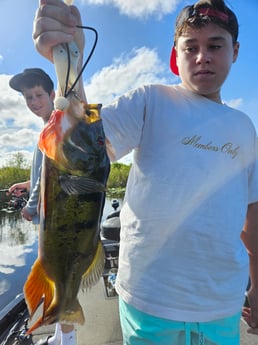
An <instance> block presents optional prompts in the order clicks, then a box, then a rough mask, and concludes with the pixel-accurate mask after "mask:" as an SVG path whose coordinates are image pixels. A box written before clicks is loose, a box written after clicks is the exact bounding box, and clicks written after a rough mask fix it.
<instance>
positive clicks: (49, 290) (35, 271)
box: [23, 259, 54, 318]
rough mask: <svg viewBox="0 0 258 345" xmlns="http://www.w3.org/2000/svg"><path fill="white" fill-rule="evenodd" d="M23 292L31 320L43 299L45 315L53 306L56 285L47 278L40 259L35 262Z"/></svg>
mask: <svg viewBox="0 0 258 345" xmlns="http://www.w3.org/2000/svg"><path fill="white" fill-rule="evenodd" d="M23 290H24V296H25V301H26V304H27V307H28V310H29V313H30V317H31V318H32V317H33V315H34V313H35V312H36V310H37V309H38V307H39V305H40V304H41V302H42V301H43V298H44V305H43V313H44V312H45V310H47V308H48V307H49V305H50V304H51V302H52V300H53V297H54V283H53V282H52V281H51V280H50V279H49V278H48V277H47V276H46V273H45V271H44V269H43V267H42V265H41V262H40V260H39V259H37V260H36V261H35V262H34V264H33V266H32V268H31V272H30V274H29V275H28V278H27V280H26V282H25V284H24V288H23Z"/></svg>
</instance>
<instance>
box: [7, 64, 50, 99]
mask: <svg viewBox="0 0 258 345" xmlns="http://www.w3.org/2000/svg"><path fill="white" fill-rule="evenodd" d="M9 85H10V87H11V88H12V89H14V90H16V91H19V92H23V88H24V87H26V88H28V89H31V88H33V87H35V86H42V88H43V89H44V90H45V91H46V92H47V93H48V94H49V95H50V94H51V92H52V91H53V89H54V83H53V81H52V79H51V78H50V77H49V75H48V74H47V73H46V72H45V71H43V70H42V69H41V68H26V69H25V70H24V71H23V72H21V73H18V74H16V75H15V76H13V77H12V78H11V79H10V81H9Z"/></svg>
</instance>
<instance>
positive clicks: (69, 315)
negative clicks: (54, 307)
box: [59, 299, 85, 325]
mask: <svg viewBox="0 0 258 345" xmlns="http://www.w3.org/2000/svg"><path fill="white" fill-rule="evenodd" d="M59 322H61V323H67V324H80V325H83V324H84V322H85V317H84V313H83V310H82V307H81V305H80V303H79V301H78V299H76V300H75V301H74V303H73V308H72V310H65V311H63V312H60V315H59Z"/></svg>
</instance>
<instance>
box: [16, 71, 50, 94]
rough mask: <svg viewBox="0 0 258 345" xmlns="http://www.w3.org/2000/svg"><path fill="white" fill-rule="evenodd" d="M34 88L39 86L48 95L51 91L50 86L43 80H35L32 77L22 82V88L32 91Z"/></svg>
mask: <svg viewBox="0 0 258 345" xmlns="http://www.w3.org/2000/svg"><path fill="white" fill-rule="evenodd" d="M35 86H41V87H42V88H43V89H44V91H46V92H47V93H48V94H49V95H50V94H51V92H52V91H53V87H52V85H51V84H50V83H49V82H48V81H47V80H45V79H41V78H35V76H33V75H32V76H28V77H27V78H26V79H24V80H23V83H22V88H24V87H25V88H27V89H32V88H33V87H35Z"/></svg>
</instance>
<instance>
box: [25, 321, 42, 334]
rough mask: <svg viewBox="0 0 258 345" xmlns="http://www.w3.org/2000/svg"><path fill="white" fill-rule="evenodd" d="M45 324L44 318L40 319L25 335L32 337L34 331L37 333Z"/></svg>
mask: <svg viewBox="0 0 258 345" xmlns="http://www.w3.org/2000/svg"><path fill="white" fill-rule="evenodd" d="M43 324H44V320H43V316H41V317H40V318H38V320H37V321H36V322H35V323H34V324H33V325H32V326H31V327H30V328H29V329H28V330H27V332H26V333H25V335H26V336H27V335H30V334H31V333H32V332H33V331H35V329H37V328H39V327H40V326H43Z"/></svg>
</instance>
